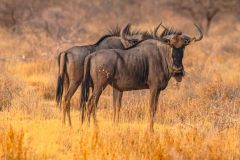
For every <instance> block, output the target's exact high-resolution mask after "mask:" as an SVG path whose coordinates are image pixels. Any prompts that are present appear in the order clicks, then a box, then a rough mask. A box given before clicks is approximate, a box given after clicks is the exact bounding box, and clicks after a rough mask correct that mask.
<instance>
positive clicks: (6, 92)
mask: <svg viewBox="0 0 240 160" xmlns="http://www.w3.org/2000/svg"><path fill="white" fill-rule="evenodd" d="M15 78H16V77H15ZM15 78H14V76H11V75H9V74H7V73H3V74H1V75H0V111H1V110H3V109H9V107H11V106H12V99H13V98H14V97H15V96H17V95H19V93H20V91H21V87H22V86H21V83H20V82H19V81H17V80H16V79H15Z"/></svg>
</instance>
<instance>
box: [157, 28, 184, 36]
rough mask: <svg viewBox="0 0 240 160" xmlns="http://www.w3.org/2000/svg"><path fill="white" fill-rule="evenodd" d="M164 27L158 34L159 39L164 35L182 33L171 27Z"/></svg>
mask: <svg viewBox="0 0 240 160" xmlns="http://www.w3.org/2000/svg"><path fill="white" fill-rule="evenodd" d="M164 28H165V29H164V30H163V32H162V33H161V35H160V39H161V38H163V37H164V36H168V35H172V34H182V32H180V31H177V30H175V29H174V28H173V27H164Z"/></svg>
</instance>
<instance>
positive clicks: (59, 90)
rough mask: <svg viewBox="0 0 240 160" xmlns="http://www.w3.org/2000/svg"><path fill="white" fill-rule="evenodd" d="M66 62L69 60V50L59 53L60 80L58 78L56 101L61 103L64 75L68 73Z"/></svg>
mask: <svg viewBox="0 0 240 160" xmlns="http://www.w3.org/2000/svg"><path fill="white" fill-rule="evenodd" d="M66 62H67V52H61V53H60V54H59V55H58V69H59V70H58V80H57V90H56V102H57V104H58V105H59V104H61V101H62V95H63V85H64V77H65V74H66Z"/></svg>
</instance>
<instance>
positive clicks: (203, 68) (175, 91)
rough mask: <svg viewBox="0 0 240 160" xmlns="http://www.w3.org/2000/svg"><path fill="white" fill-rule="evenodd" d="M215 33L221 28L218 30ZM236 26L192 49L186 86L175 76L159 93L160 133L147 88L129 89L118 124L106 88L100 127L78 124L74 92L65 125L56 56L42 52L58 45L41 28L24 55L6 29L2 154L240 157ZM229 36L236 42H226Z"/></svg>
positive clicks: (0, 80) (1, 35) (0, 97)
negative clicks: (151, 119) (151, 125)
mask: <svg viewBox="0 0 240 160" xmlns="http://www.w3.org/2000/svg"><path fill="white" fill-rule="evenodd" d="M149 26H150V25H149ZM147 27H148V26H146V28H147ZM239 28H240V25H239V24H238V29H239ZM213 32H214V33H215V32H216V33H219V32H218V28H216V29H214V30H213ZM238 32H239V30H235V32H234V33H232V34H231V35H229V37H221V35H220V33H219V35H216V36H214V37H208V38H205V39H204V41H203V42H201V43H199V44H194V45H193V46H190V47H189V48H187V50H186V54H185V57H184V66H185V69H186V72H187V74H186V77H185V78H184V80H183V82H181V84H176V83H175V81H174V80H171V81H170V83H169V85H168V87H167V89H166V90H165V91H163V92H162V93H161V95H160V101H159V106H158V113H157V117H156V123H155V132H154V133H152V134H150V133H148V132H147V125H148V120H147V119H148V91H135V92H127V93H124V97H123V108H122V111H121V118H120V123H119V124H118V125H116V124H113V122H112V115H113V111H112V100H111V89H110V88H108V89H107V90H106V91H105V92H104V96H103V97H102V98H101V100H100V104H99V109H98V111H97V117H98V121H99V123H98V124H99V126H98V128H95V127H94V126H93V125H92V124H91V125H90V127H89V126H88V125H86V124H84V125H83V126H82V125H81V124H80V122H79V121H80V120H79V112H78V110H77V106H78V94H76V96H75V97H74V99H73V103H72V106H73V108H74V109H73V110H72V112H71V114H72V119H73V127H72V128H69V127H68V126H62V124H61V112H60V111H59V109H58V108H56V106H55V102H54V93H55V85H56V84H55V82H56V75H57V65H56V63H55V57H56V54H55V53H54V52H53V55H51V56H49V57H50V58H49V57H47V56H44V54H43V55H42V53H45V51H46V50H48V49H49V48H50V46H51V45H55V43H54V42H53V41H52V40H51V39H49V38H48V37H45V35H44V34H42V33H41V34H40V38H39V39H37V40H36V39H35V38H34V35H31V34H30V35H28V38H29V40H30V41H32V43H34V44H37V42H38V43H39V44H38V46H34V51H36V56H32V57H33V58H32V59H28V58H24V57H22V54H24V55H25V56H27V57H28V56H30V55H32V54H34V53H32V52H33V47H32V46H31V45H29V44H28V43H26V42H25V41H21V40H20V37H18V36H13V35H11V34H9V33H8V32H6V31H4V30H3V29H1V30H0V39H5V41H1V42H0V51H1V56H2V57H4V58H5V59H6V61H4V62H1V63H2V66H3V67H2V68H1V69H0V71H1V74H0V102H1V103H0V105H1V106H0V107H1V108H2V109H3V110H2V111H0V123H1V124H0V158H1V159H93V160H95V159H104V160H105V159H114V160H115V159H121V160H122V159H138V160H139V159H146V160H148V159H183V160H185V159H239V158H240V149H239V148H240V108H239V107H240V83H239V82H240V63H239V62H240V58H239V54H237V53H235V52H236V51H239V47H238V46H237V45H236V44H237V42H239V40H238V39H239V38H238V37H237V36H236V35H237V33H238ZM238 35H239V34H238ZM230 39H231V40H232V39H235V40H236V41H234V42H232V43H231V44H228V43H224V44H223V42H228V41H229V40H230ZM36 41H37V42H36ZM16 43H17V44H18V45H19V46H21V47H20V49H19V50H18V52H16V47H15V48H13V47H11V46H13V44H16ZM219 43H220V44H219ZM238 44H239V43H238ZM233 46H235V47H233ZM232 48H234V49H233V50H232ZM52 50H53V49H52ZM52 50H51V52H52ZM30 57H31V56H30Z"/></svg>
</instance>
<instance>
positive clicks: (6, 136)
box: [0, 127, 28, 160]
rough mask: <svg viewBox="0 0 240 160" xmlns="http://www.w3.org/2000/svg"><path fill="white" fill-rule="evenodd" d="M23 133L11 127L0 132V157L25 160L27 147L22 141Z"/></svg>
mask: <svg viewBox="0 0 240 160" xmlns="http://www.w3.org/2000/svg"><path fill="white" fill-rule="evenodd" d="M24 139H25V138H24V133H23V131H22V130H21V131H20V132H18V131H16V130H13V128H12V127H10V128H9V129H6V132H2V131H1V132H0V144H1V150H0V158H1V159H12V160H15V159H16V160H26V159H27V154H28V148H27V146H26V144H25V141H24Z"/></svg>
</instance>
